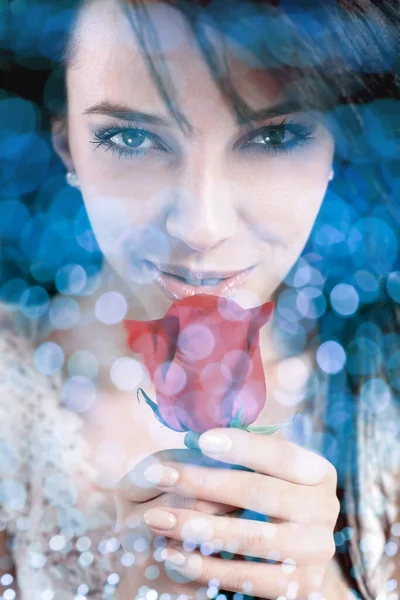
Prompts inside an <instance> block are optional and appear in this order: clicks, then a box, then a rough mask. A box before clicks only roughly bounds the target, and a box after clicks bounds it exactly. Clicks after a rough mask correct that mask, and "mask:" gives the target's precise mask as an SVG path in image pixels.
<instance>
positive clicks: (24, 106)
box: [0, 98, 40, 151]
mask: <svg viewBox="0 0 400 600" xmlns="http://www.w3.org/2000/svg"><path fill="white" fill-rule="evenodd" d="M39 119H40V116H39V111H38V109H37V107H36V105H35V104H34V103H33V102H29V101H28V100H24V99H22V98H5V99H2V100H0V129H9V130H10V131H13V132H14V133H30V132H33V131H35V129H36V127H37V125H38V121H39ZM6 146H7V145H6V144H5V145H4V151H6Z"/></svg>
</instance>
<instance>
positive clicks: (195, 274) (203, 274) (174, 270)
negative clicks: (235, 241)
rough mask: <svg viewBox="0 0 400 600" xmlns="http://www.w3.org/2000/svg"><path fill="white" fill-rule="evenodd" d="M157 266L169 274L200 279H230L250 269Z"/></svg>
mask: <svg viewBox="0 0 400 600" xmlns="http://www.w3.org/2000/svg"><path fill="white" fill-rule="evenodd" d="M156 268H157V269H158V270H159V271H161V272H163V273H167V274H169V275H177V276H178V277H183V278H185V279H192V280H200V279H211V278H216V279H228V278H229V277H235V276H236V275H240V273H243V272H244V271H247V270H248V269H236V270H235V271H191V270H190V269H188V268H187V267H181V266H177V265H162V264H161V265H157V266H156Z"/></svg>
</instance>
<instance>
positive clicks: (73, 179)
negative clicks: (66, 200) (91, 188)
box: [65, 171, 79, 189]
mask: <svg viewBox="0 0 400 600" xmlns="http://www.w3.org/2000/svg"><path fill="white" fill-rule="evenodd" d="M65 180H66V182H67V183H68V185H70V186H71V187H74V188H78V189H79V181H78V177H77V176H76V173H71V172H70V171H68V173H67V174H66V176H65Z"/></svg>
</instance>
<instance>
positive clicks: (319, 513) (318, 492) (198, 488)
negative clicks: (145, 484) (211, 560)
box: [147, 463, 340, 525]
mask: <svg viewBox="0 0 400 600" xmlns="http://www.w3.org/2000/svg"><path fill="white" fill-rule="evenodd" d="M164 468H165V469H166V470H169V469H171V468H174V469H175V470H176V471H177V473H178V476H177V479H176V483H175V485H174V486H173V490H174V493H175V494H177V495H180V496H185V497H193V498H199V499H202V500H207V501H209V502H219V503H222V504H224V505H225V504H229V503H234V504H235V506H237V507H240V508H243V509H245V510H250V511H253V512H257V513H261V514H262V515H268V517H270V518H274V519H280V520H283V521H295V522H299V523H315V522H318V523H321V524H331V525H334V524H335V523H336V520H337V516H338V514H339V509H340V504H339V500H338V499H337V497H336V493H328V491H327V489H326V487H325V486H306V485H298V484H294V483H289V482H287V481H284V480H282V479H278V478H276V477H270V476H268V475H262V474H260V473H254V472H248V471H232V470H230V469H213V468H209V467H198V466H191V465H179V464H177V463H168V464H167V465H158V466H157V470H156V473H155V475H156V477H157V480H158V481H160V479H161V481H163V469H164ZM147 476H149V471H147ZM155 480H156V479H153V481H155ZM159 487H160V488H161V489H164V491H165V489H166V488H163V487H162V486H160V485H159ZM335 491H336V490H335Z"/></svg>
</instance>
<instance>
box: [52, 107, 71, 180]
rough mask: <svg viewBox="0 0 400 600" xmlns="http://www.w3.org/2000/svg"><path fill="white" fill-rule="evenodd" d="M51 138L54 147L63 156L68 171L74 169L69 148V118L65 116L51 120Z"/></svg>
mask: <svg viewBox="0 0 400 600" xmlns="http://www.w3.org/2000/svg"><path fill="white" fill-rule="evenodd" d="M51 139H52V142H53V147H54V150H55V151H56V153H57V154H58V156H59V157H60V158H61V160H62V162H63V163H64V165H65V168H66V169H67V171H70V172H71V173H72V172H73V171H74V164H73V161H72V157H71V152H70V149H69V140H68V120H67V119H66V118H65V117H59V118H55V119H53V120H52V122H51Z"/></svg>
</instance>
